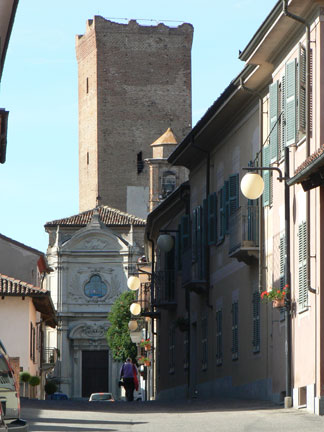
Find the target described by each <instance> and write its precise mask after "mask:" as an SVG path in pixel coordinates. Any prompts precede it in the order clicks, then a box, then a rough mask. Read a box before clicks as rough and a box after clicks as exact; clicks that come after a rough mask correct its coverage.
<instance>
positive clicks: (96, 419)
mask: <svg viewBox="0 0 324 432" xmlns="http://www.w3.org/2000/svg"><path fill="white" fill-rule="evenodd" d="M22 418H24V419H26V420H27V421H28V423H29V431H30V432H34V431H35V432H36V431H38V432H45V431H55V432H63V431H66V432H68V431H71V432H78V431H83V432H94V431H121V432H122V431H131V432H139V431H141V432H160V431H164V432H176V431H177V432H179V431H180V432H182V431H190V432H191V431H201V432H208V431H213V432H215V431H217V432H222V431H224V432H225V431H226V432H238V431H240V432H241V431H249V432H262V431H267V432H268V431H276V432H280V431H284V432H300V431H309V430H311V431H312V432H314V431H315V432H316V431H321V432H322V431H323V430H324V417H319V416H315V415H313V414H309V413H307V412H306V411H305V410H303V409H302V410H295V409H284V408H282V407H278V406H276V405H272V404H270V403H267V402H259V401H242V400H231V399H220V400H209V401H201V400H193V401H190V402H169V403H166V402H157V401H152V402H134V403H127V402H115V403H107V404H102V403H89V402H86V401H37V400H23V401H22Z"/></svg>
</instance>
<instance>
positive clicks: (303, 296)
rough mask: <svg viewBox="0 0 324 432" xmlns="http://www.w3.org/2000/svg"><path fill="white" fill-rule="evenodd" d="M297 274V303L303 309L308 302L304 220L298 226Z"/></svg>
mask: <svg viewBox="0 0 324 432" xmlns="http://www.w3.org/2000/svg"><path fill="white" fill-rule="evenodd" d="M298 276H299V277H298V279H299V282H298V291H299V298H298V303H299V307H300V308H301V309H305V308H306V307H307V304H308V286H307V226H306V222H303V223H301V224H300V225H299V226H298Z"/></svg>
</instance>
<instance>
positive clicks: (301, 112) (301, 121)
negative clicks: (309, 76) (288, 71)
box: [298, 44, 306, 133]
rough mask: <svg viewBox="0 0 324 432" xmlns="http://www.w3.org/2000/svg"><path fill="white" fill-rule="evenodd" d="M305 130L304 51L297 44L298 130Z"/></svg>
mask: <svg viewBox="0 0 324 432" xmlns="http://www.w3.org/2000/svg"><path fill="white" fill-rule="evenodd" d="M305 129H306V49H305V47H304V46H303V45H302V44H299V53H298V130H299V132H301V133H305Z"/></svg>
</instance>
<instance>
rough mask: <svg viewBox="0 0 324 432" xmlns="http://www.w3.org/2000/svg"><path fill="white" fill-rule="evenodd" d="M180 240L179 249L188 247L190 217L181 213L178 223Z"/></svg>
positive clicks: (184, 249) (182, 249) (183, 249)
mask: <svg viewBox="0 0 324 432" xmlns="http://www.w3.org/2000/svg"><path fill="white" fill-rule="evenodd" d="M180 241H181V251H182V252H184V251H186V250H187V249H189V247H190V218H189V215H183V216H182V217H181V223H180Z"/></svg>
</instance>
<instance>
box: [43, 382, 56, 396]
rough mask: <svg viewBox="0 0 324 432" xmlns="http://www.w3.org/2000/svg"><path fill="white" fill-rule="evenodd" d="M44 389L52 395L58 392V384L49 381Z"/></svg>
mask: <svg viewBox="0 0 324 432" xmlns="http://www.w3.org/2000/svg"><path fill="white" fill-rule="evenodd" d="M44 389H45V392H46V393H47V394H48V395H51V394H53V393H55V392H56V391H57V384H56V383H55V382H54V381H47V383H46V384H45V387H44Z"/></svg>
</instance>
